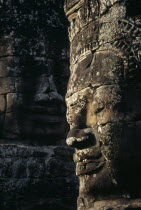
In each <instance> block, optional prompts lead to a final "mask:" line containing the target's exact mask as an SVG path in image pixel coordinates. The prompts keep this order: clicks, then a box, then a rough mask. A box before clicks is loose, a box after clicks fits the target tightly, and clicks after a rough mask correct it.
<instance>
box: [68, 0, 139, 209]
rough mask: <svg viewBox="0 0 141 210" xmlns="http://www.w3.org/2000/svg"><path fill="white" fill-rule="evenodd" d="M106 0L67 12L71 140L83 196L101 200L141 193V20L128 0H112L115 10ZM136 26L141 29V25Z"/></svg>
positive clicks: (110, 2)
mask: <svg viewBox="0 0 141 210" xmlns="http://www.w3.org/2000/svg"><path fill="white" fill-rule="evenodd" d="M95 2H97V1H95ZM104 2H105V1H100V5H101V6H100V10H99V8H98V7H96V5H97V4H93V3H94V1H90V3H91V4H90V5H89V8H88V4H86V2H83V1H82V4H83V6H82V7H80V9H78V11H77V12H75V13H74V14H70V13H72V11H73V9H72V10H71V11H69V9H68V11H67V14H68V16H69V20H70V22H71V26H70V40H71V77H70V81H69V85H68V92H67V96H66V101H67V107H68V111H67V118H68V122H69V124H70V127H71V130H70V132H69V134H68V138H67V143H68V145H70V146H73V147H75V148H76V152H75V155H74V161H75V162H76V173H77V175H78V176H79V179H80V197H83V196H84V195H85V194H87V195H89V196H92V198H94V199H96V200H99V199H103V197H104V196H105V198H106V196H107V195H108V196H109V195H110V194H111V195H113V194H116V195H120V196H123V197H124V195H125V194H128V193H129V194H133V193H135V192H136V193H138V191H139V190H140V186H141V182H140V178H139V176H140V175H141V173H140V172H139V173H138V174H137V173H136V174H135V171H137V170H138V168H140V167H141V162H140V158H141V142H140V139H141V132H140V130H141V123H140V119H141V110H140V106H141V99H140V94H141V80H140V78H141V77H140V65H141V59H140V47H139V46H140V44H139V43H140V38H139V36H140V35H138V36H136V35H135V31H134V30H132V32H131V30H130V29H131V26H132V29H133V27H135V25H136V24H137V22H139V21H140V19H138V18H137V19H136V20H132V19H130V21H131V22H130V21H128V18H127V19H126V9H125V8H126V5H124V4H123V3H121V4H116V2H117V1H107V4H108V2H109V5H110V9H109V10H107V12H105V13H104V11H106V7H107V6H108V5H107V4H106V3H104ZM87 3H88V2H87ZM76 8H77V6H76V5H75V9H76ZM84 11H85V13H84ZM86 11H89V13H86ZM69 12H70V13H69ZM98 13H99V14H100V18H98ZM102 14H103V15H102ZM81 16H82V17H83V18H81ZM134 21H135V22H136V23H135V22H134ZM127 26H128V27H127ZM136 26H137V25H136ZM136 30H137V31H138V32H137V33H138V34H139V30H140V26H138V27H136ZM78 31H79V32H78ZM133 37H134V39H133V42H130V43H129V42H128V41H129V40H131V39H132V38H133ZM135 37H136V38H135ZM77 43H78V44H77ZM137 46H138V47H137ZM133 180H134V181H133ZM100 196H101V197H100ZM92 202H93V201H92ZM89 204H90V201H89ZM89 208H90V206H89ZM80 209H81V208H80Z"/></svg>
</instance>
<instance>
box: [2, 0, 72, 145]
mask: <svg viewBox="0 0 141 210" xmlns="http://www.w3.org/2000/svg"><path fill="white" fill-rule="evenodd" d="M9 5H12V6H9ZM0 6H1V7H0V10H2V9H3V11H5V13H4V14H5V16H7V17H8V19H5V16H2V15H3V13H2V14H1V16H0V21H1V22H2V23H1V24H2V25H3V28H2V29H1V31H0V46H1V49H0V101H1V102H0V135H1V138H3V139H5V138H6V139H27V140H28V139H32V138H33V139H35V140H36V139H44V140H45V143H46V144H55V142H54V141H52V140H60V139H63V140H64V138H65V135H66V134H65V133H66V130H67V122H66V117H65V112H66V107H65V102H64V95H65V93H66V86H67V81H68V77H69V68H68V64H69V61H68V55H67V53H68V49H67V44H68V40H67V29H66V25H65V24H66V20H65V15H64V14H63V1H60V2H57V1H54V2H53V3H52V1H47V2H46V1H43V2H36V1H32V2H30V3H29V2H28V1H26V0H25V1H20V2H17V3H15V2H12V1H11V4H10V3H3V5H0ZM50 7H51V8H52V9H51V10H50ZM12 8H13V9H12ZM43 8H44V9H43ZM11 10H12V11H13V10H14V13H13V12H11ZM7 13H8V14H9V15H8V14H7ZM19 17H20V18H19ZM10 20H11V21H10ZM9 22H10V24H9ZM56 34H57V35H56ZM47 138H48V139H47ZM40 141H41V140H40ZM32 142H33V141H32Z"/></svg>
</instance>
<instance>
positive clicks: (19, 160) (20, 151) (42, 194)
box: [0, 144, 77, 210]
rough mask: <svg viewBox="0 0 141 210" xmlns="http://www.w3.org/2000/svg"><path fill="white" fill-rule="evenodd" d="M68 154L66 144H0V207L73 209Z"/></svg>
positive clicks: (74, 189) (71, 168) (73, 185)
mask: <svg viewBox="0 0 141 210" xmlns="http://www.w3.org/2000/svg"><path fill="white" fill-rule="evenodd" d="M72 154H73V150H72V149H69V148H68V147H53V146H50V147H49V146H48V147H45V146H44V147H38V146H36V147H35V146H34V147H33V146H25V145H12V144H11V145H10V144H9V145H7V144H3V145H1V146H0V177H1V178H0V194H1V198H0V208H1V209H8V208H9V209H13V208H15V209H18V208H20V209H25V208H26V209H34V208H36V209H37V208H39V207H40V208H41V209H46V206H48V207H47V209H50V210H51V209H52V210H53V209H54V208H55V206H56V208H57V209H60V210H61V209H64V210H66V209H71V210H74V209H75V206H76V204H75V197H76V195H77V179H76V178H75V175H74V163H73V161H72ZM19 206H20V207H19Z"/></svg>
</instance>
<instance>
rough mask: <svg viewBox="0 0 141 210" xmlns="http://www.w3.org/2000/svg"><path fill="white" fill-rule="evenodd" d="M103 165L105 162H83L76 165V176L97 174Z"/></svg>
mask: <svg viewBox="0 0 141 210" xmlns="http://www.w3.org/2000/svg"><path fill="white" fill-rule="evenodd" d="M104 165H105V161H100V160H84V161H83V162H79V163H77V164H76V174H77V175H78V176H80V175H87V174H97V173H98V172H99V171H100V170H101V169H102V168H103V166H104Z"/></svg>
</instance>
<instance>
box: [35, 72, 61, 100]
mask: <svg viewBox="0 0 141 210" xmlns="http://www.w3.org/2000/svg"><path fill="white" fill-rule="evenodd" d="M34 101H35V102H36V103H40V102H56V103H57V102H59V103H60V102H63V97H62V96H61V95H60V94H59V93H58V92H57V89H56V86H55V83H54V80H53V76H52V75H50V76H48V75H46V74H42V75H41V76H40V78H39V80H38V82H37V85H36V92H35V96H34Z"/></svg>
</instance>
